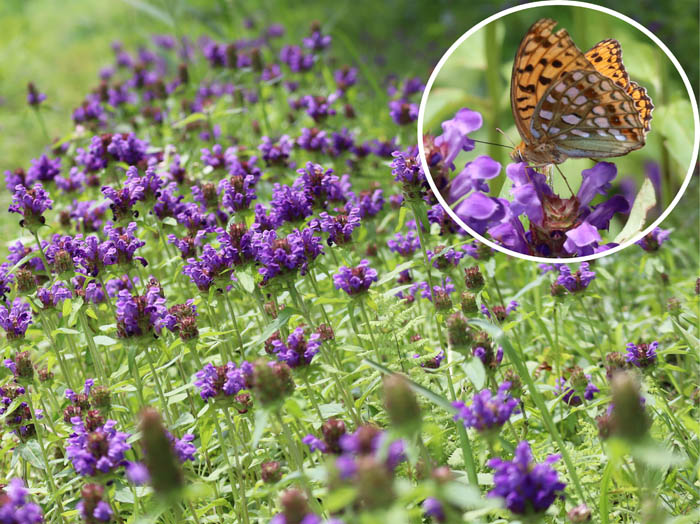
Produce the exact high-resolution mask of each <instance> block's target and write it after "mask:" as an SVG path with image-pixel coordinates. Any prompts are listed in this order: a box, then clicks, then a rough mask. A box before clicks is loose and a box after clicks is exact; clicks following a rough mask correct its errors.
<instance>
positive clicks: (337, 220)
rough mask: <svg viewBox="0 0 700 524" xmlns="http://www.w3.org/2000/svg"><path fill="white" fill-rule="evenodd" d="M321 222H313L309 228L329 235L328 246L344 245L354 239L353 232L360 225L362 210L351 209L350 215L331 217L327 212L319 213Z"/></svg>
mask: <svg viewBox="0 0 700 524" xmlns="http://www.w3.org/2000/svg"><path fill="white" fill-rule="evenodd" d="M319 218H320V220H315V221H312V222H311V223H310V224H309V226H310V227H312V228H317V229H320V230H321V231H323V232H325V233H328V241H327V242H328V245H329V246H332V245H333V244H337V245H344V244H347V243H348V242H350V240H351V239H352V232H353V230H354V229H355V228H357V227H358V226H359V225H360V223H361V220H360V210H359V209H358V208H356V207H353V208H352V209H350V212H349V213H348V214H344V213H342V214H338V215H329V214H328V213H326V212H325V211H322V212H321V213H319Z"/></svg>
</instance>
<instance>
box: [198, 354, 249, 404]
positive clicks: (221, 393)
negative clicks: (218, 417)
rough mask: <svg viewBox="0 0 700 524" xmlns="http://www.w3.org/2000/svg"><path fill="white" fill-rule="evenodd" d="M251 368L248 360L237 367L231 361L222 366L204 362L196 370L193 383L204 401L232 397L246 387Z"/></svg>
mask: <svg viewBox="0 0 700 524" xmlns="http://www.w3.org/2000/svg"><path fill="white" fill-rule="evenodd" d="M252 373H253V368H252V366H251V364H249V363H248V362H243V363H241V366H240V367H237V366H236V365H235V364H234V363H233V362H229V363H228V364H226V365H223V366H214V365H213V364H206V365H205V366H204V367H203V368H202V369H200V370H199V371H197V373H196V375H195V377H196V379H197V380H195V381H194V385H195V386H197V388H199V395H200V396H201V397H202V399H203V400H204V401H207V400H208V399H214V400H217V399H221V398H224V397H233V396H234V395H236V394H237V393H238V392H239V391H241V390H242V389H246V388H247V387H248V384H247V381H246V380H247V377H250V376H252Z"/></svg>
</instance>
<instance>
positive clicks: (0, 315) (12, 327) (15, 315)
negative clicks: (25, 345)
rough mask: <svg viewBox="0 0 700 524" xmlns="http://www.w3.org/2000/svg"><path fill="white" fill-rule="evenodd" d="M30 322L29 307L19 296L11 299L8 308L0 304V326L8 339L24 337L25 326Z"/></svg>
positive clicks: (31, 321)
mask: <svg viewBox="0 0 700 524" xmlns="http://www.w3.org/2000/svg"><path fill="white" fill-rule="evenodd" d="M32 323H33V320H32V313H31V308H30V307H29V304H27V303H26V302H24V301H22V299H20V298H19V297H17V298H15V299H14V300H13V301H12V305H11V306H10V307H9V309H8V307H6V306H5V305H3V304H0V327H2V328H3V329H4V330H5V333H6V335H7V339H8V340H17V339H22V338H24V334H25V333H26V332H27V328H28V327H29V325H30V324H32Z"/></svg>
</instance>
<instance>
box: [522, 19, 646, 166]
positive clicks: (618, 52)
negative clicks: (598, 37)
mask: <svg viewBox="0 0 700 524" xmlns="http://www.w3.org/2000/svg"><path fill="white" fill-rule="evenodd" d="M555 25H556V22H555V21H554V20H550V19H542V20H539V21H537V22H536V23H535V24H534V25H533V26H532V27H531V28H530V30H529V31H528V33H527V34H526V35H525V38H523V40H522V42H521V43H520V47H519V48H518V52H517V53H516V56H515V61H514V62H513V74H512V77H511V106H512V109H513V117H514V119H515V123H516V126H517V128H518V131H519V133H520V136H521V137H522V139H523V144H521V145H520V146H518V148H516V156H517V157H520V158H523V159H526V160H528V161H530V162H535V163H538V164H548V163H560V162H563V161H564V160H566V158H567V157H594V158H605V157H614V156H621V155H624V154H626V153H628V152H630V151H633V150H635V149H639V148H640V147H642V146H643V145H644V142H645V138H646V133H647V132H648V131H649V129H650V122H651V111H652V109H653V108H654V106H653V105H652V103H651V99H650V98H649V97H648V96H647V94H646V90H645V89H644V88H643V87H641V86H639V85H638V84H637V83H635V82H633V81H631V80H630V78H629V75H628V74H627V71H626V70H625V67H624V65H623V63H622V48H621V46H620V44H619V42H618V41H617V40H614V39H608V40H603V41H602V42H599V43H598V44H596V45H595V46H594V47H593V48H592V49H590V50H589V51H588V52H587V53H586V54H585V55H584V54H583V53H582V52H581V51H580V50H579V49H578V48H577V47H576V45H575V44H574V43H573V41H572V40H571V38H570V37H569V35H568V33H567V32H566V30H564V29H560V30H559V31H557V32H556V33H554V32H553V29H554V26H555Z"/></svg>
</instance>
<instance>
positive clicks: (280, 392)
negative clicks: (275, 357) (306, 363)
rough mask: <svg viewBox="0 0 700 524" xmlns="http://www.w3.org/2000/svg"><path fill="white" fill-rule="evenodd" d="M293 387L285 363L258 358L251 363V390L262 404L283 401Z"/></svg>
mask: <svg viewBox="0 0 700 524" xmlns="http://www.w3.org/2000/svg"><path fill="white" fill-rule="evenodd" d="M295 387H296V386H295V384H294V379H293V378H292V370H291V369H290V368H289V366H288V365H287V364H286V363H284V362H268V361H266V360H263V359H259V360H256V361H255V363H254V364H253V391H254V393H255V396H256V398H257V400H258V401H259V402H260V404H262V405H263V406H268V405H271V404H276V403H279V402H281V401H283V400H284V398H285V397H286V396H287V395H290V394H291V393H292V392H293V391H294V388H295Z"/></svg>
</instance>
